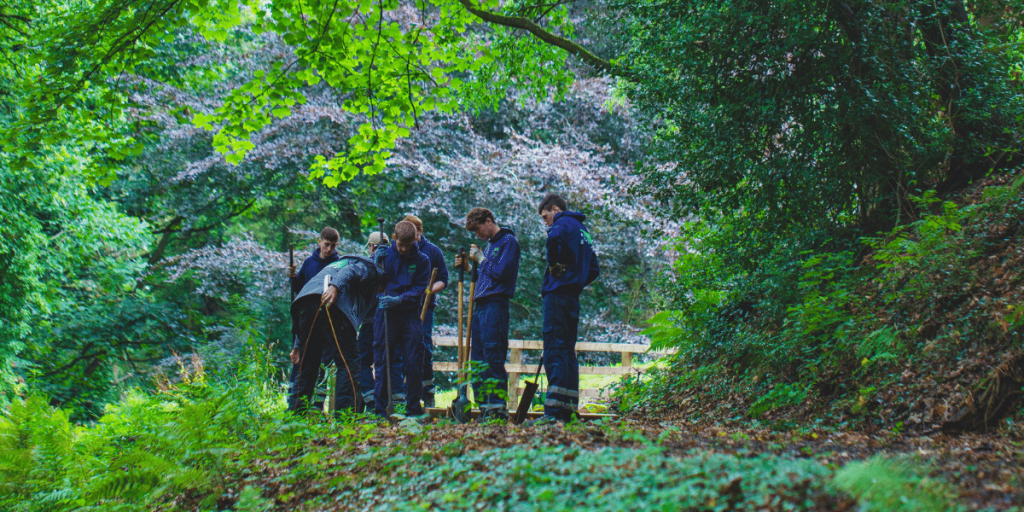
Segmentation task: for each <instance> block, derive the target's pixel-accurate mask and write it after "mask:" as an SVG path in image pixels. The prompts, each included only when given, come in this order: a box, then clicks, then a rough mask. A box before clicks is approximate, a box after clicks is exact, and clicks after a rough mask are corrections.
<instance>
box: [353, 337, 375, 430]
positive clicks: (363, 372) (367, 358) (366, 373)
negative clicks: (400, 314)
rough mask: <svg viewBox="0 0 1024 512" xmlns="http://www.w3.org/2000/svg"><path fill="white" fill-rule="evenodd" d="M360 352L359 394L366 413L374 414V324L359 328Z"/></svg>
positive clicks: (358, 342)
mask: <svg viewBox="0 0 1024 512" xmlns="http://www.w3.org/2000/svg"><path fill="white" fill-rule="evenodd" d="M356 346H357V347H358V351H359V392H360V394H362V397H363V403H364V404H365V406H366V412H373V409H374V407H375V404H376V403H377V402H376V401H375V399H374V396H373V391H374V382H373V323H372V322H364V323H363V325H362V326H361V327H360V328H359V338H358V339H357V340H356Z"/></svg>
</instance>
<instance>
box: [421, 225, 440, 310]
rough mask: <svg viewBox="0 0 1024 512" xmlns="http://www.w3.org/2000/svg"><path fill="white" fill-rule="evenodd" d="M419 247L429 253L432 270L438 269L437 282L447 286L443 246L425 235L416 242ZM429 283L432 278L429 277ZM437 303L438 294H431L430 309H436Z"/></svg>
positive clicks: (423, 251)
mask: <svg viewBox="0 0 1024 512" xmlns="http://www.w3.org/2000/svg"><path fill="white" fill-rule="evenodd" d="M416 246H417V247H419V249H420V252H421V253H423V254H425V255H427V259H428V260H430V268H431V272H433V269H435V268H436V269H437V282H439V283H444V286H445V288H447V287H448V265H446V264H445V262H444V254H442V253H441V248H439V247H438V246H436V245H434V244H432V243H430V240H427V237H426V236H425V235H421V236H420V241H419V242H418V243H417V244H416ZM427 282H428V284H429V282H430V278H429V277H428V278H427ZM435 305H437V295H431V296H430V309H434V306H435Z"/></svg>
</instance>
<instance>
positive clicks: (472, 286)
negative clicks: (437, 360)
mask: <svg viewBox="0 0 1024 512" xmlns="http://www.w3.org/2000/svg"><path fill="white" fill-rule="evenodd" d="M459 257H461V258H462V261H463V262H465V261H466V250H465V249H462V251H461V252H460V253H459ZM463 264H465V263H463ZM473 270H474V271H475V270H476V268H475V265H474V269H473ZM462 279H463V267H459V360H460V361H459V382H460V384H459V396H458V398H456V399H455V401H453V402H452V415H453V416H455V421H458V422H459V423H468V422H469V419H470V418H469V414H467V413H466V410H467V409H469V405H470V402H469V382H468V380H469V379H468V377H469V375H468V372H467V371H466V365H467V364H468V363H469V356H470V346H471V342H470V340H471V339H472V336H473V295H474V294H476V272H473V277H472V280H471V281H470V283H469V313H468V315H467V316H468V319H467V320H466V339H465V343H462Z"/></svg>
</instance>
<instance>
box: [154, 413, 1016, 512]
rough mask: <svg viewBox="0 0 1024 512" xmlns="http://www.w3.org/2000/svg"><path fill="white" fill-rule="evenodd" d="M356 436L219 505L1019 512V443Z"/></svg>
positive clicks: (735, 432) (659, 435) (603, 426)
mask: <svg viewBox="0 0 1024 512" xmlns="http://www.w3.org/2000/svg"><path fill="white" fill-rule="evenodd" d="M364 427H365V430H364V431H363V432H365V435H361V436H360V435H357V436H355V438H353V437H352V434H353V428H352V426H351V424H349V426H346V424H345V423H338V426H337V428H339V429H343V432H341V436H339V437H335V436H332V435H329V434H328V435H326V436H324V437H323V438H321V439H316V440H313V441H312V442H311V443H309V444H308V446H307V447H306V449H304V450H302V451H300V452H299V453H298V454H294V453H293V454H289V455H288V456H287V457H277V456H275V454H273V453H271V454H268V455H267V457H266V458H265V459H262V460H258V461H257V463H256V464H254V465H252V466H251V467H250V468H248V470H247V471H244V472H243V473H241V474H239V475H236V476H237V477H238V481H237V483H236V485H233V486H231V488H229V492H228V493H225V495H224V496H223V497H222V499H221V500H220V501H219V502H218V505H219V506H224V507H231V506H233V507H234V508H235V509H243V508H246V509H266V508H271V507H273V508H278V509H287V510H293V509H294V510H356V509H360V510H370V509H373V510H423V509H439V510H539V509H544V510H579V509H590V510H680V509H687V510H732V509H739V510H857V509H859V510H1020V509H1021V508H1022V505H1024V443H1022V442H1021V440H1019V439H1016V440H1015V439H1010V438H1008V437H1007V436H1005V435H982V434H964V435H959V436H948V435H944V434H937V435H932V436H917V435H903V434H898V433H892V432H886V433H882V434H865V433H858V432H830V431H829V430H828V429H821V428H819V429H814V430H802V429H797V430H792V431H788V432H779V431H772V430H768V429H751V428H723V427H716V426H709V425H699V424H692V423H688V422H685V421H679V420H669V419H668V418H662V419H660V420H659V419H658V418H646V419H637V418H629V417H627V418H623V419H619V420H607V419H605V420H599V421H596V422H586V423H575V424H569V425H549V426H542V427H530V426H521V427H520V426H510V425H499V424H494V423H492V424H467V425H457V424H454V423H452V422H451V421H449V420H435V422H434V423H431V424H427V425H419V424H416V423H414V422H412V421H406V422H403V423H398V424H393V425H390V426H386V425H383V424H382V425H377V426H371V425H364ZM865 461H866V462H865ZM246 488H248V489H246ZM243 489H245V490H243ZM253 489H257V490H258V491H252V490H253ZM256 492H258V494H259V495H258V496H257V495H256ZM253 500H255V501H253ZM189 501H190V500H189V497H187V496H185V497H182V499H181V500H176V502H174V503H173V505H172V506H176V507H177V506H182V505H184V506H185V507H189V506H190V505H192V503H189ZM243 501H245V503H242V502H243ZM193 503H194V502H193ZM260 504H262V505H260ZM255 505H260V506H255ZM190 508H191V507H190Z"/></svg>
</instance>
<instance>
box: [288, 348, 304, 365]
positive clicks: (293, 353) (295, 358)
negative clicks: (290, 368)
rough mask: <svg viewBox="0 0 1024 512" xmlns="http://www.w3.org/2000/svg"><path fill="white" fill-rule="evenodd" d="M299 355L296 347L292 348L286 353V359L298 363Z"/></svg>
mask: <svg viewBox="0 0 1024 512" xmlns="http://www.w3.org/2000/svg"><path fill="white" fill-rule="evenodd" d="M300 357H301V356H300V355H299V349H298V348H293V349H292V351H291V352H289V353H288V359H290V360H291V362H292V364H299V358H300Z"/></svg>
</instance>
